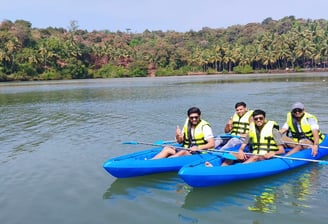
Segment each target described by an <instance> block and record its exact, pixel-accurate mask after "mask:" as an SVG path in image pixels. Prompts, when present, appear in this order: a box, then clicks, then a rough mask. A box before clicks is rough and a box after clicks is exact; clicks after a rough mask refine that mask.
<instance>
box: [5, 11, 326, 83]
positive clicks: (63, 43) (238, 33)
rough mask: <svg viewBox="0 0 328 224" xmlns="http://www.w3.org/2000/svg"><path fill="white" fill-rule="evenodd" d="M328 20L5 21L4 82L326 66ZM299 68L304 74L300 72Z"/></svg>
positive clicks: (260, 70)
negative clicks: (155, 24) (219, 24)
mask: <svg viewBox="0 0 328 224" xmlns="http://www.w3.org/2000/svg"><path fill="white" fill-rule="evenodd" d="M327 64H328V22H327V21H326V20H304V19H295V18H294V16H289V17H285V18H283V19H281V20H278V21H276V20H272V19H271V18H267V19H265V20H264V21H263V22H262V23H250V24H247V25H235V26H231V27H228V28H225V29H210V28H203V29H202V30H200V31H197V32H196V31H192V30H190V31H189V32H185V33H181V32H175V31H166V32H162V31H152V32H151V31H148V30H146V31H144V32H143V33H131V32H128V31H127V32H120V31H117V32H115V33H114V32H109V31H93V32H87V31H85V30H80V29H78V25H77V22H76V21H72V22H71V24H70V27H69V28H68V29H67V30H66V29H63V28H52V27H49V28H47V29H37V28H32V24H31V23H30V22H28V21H24V20H16V21H15V22H12V21H9V20H5V21H2V22H1V23H0V81H12V80H51V79H85V78H107V77H136V76H163V75H185V74H189V73H199V72H202V73H205V74H210V73H217V72H221V73H230V72H236V73H252V72H254V71H256V72H263V71H265V72H268V71H271V70H287V69H288V70H292V71H296V70H302V69H305V68H306V69H308V68H311V69H316V68H319V67H320V68H323V69H325V67H326V66H327ZM296 68H297V69H296Z"/></svg>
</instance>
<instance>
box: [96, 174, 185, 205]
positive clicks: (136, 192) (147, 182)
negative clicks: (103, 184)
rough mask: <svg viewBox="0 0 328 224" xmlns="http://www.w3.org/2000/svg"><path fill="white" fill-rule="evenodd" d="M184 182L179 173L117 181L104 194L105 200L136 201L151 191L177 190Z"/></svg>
mask: <svg viewBox="0 0 328 224" xmlns="http://www.w3.org/2000/svg"><path fill="white" fill-rule="evenodd" d="M182 183H183V181H182V180H181V179H180V178H179V176H178V175H177V173H174V172H172V173H163V174H154V175H148V176H142V177H134V178H122V179H116V180H115V181H114V182H113V183H112V184H111V185H110V187H109V188H108V189H107V190H106V192H105V193H104V194H103V199H117V198H125V199H129V200H134V199H135V198H137V197H138V196H141V195H146V194H149V193H150V192H151V189H159V190H164V191H172V190H176V189H177V186H179V185H182Z"/></svg>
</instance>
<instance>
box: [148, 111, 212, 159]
mask: <svg viewBox="0 0 328 224" xmlns="http://www.w3.org/2000/svg"><path fill="white" fill-rule="evenodd" d="M187 115H188V118H187V119H186V122H185V124H184V126H183V132H182V131H181V129H180V128H179V126H177V129H176V134H175V138H176V140H177V142H178V143H183V147H184V148H185V150H184V149H180V148H178V149H176V148H174V146H165V147H164V149H163V150H162V151H161V152H160V153H158V154H157V155H156V156H154V157H153V158H152V159H160V158H166V157H176V156H183V155H191V154H192V153H194V152H197V151H198V152H199V151H201V150H208V149H213V148H214V145H215V144H214V136H213V131H212V128H211V126H210V124H209V123H208V122H207V121H205V120H202V119H201V118H200V115H201V111H200V109H199V108H197V107H191V108H190V109H189V110H188V111H187Z"/></svg>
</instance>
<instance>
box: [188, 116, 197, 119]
mask: <svg viewBox="0 0 328 224" xmlns="http://www.w3.org/2000/svg"><path fill="white" fill-rule="evenodd" d="M198 118H199V116H192V117H189V119H190V120H198Z"/></svg>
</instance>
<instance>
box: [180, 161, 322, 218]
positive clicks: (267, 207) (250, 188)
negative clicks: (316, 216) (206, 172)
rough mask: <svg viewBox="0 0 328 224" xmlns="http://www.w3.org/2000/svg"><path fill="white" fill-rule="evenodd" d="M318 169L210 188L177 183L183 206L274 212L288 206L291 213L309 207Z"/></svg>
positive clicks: (198, 208)
mask: <svg viewBox="0 0 328 224" xmlns="http://www.w3.org/2000/svg"><path fill="white" fill-rule="evenodd" d="M319 169H320V168H318V166H315V165H314V166H309V167H306V168H303V169H300V170H294V171H291V172H288V173H286V174H281V175H276V176H273V177H268V178H261V179H258V180H250V181H241V182H238V183H232V184H228V185H223V186H219V187H211V188H190V187H188V186H187V185H185V186H184V187H183V186H180V189H182V190H183V191H184V193H185V194H186V197H185V200H184V203H183V204H182V207H183V208H185V209H188V210H195V211H209V210H213V211H215V210H216V211H217V210H220V208H223V207H225V206H237V207H238V206H246V205H247V206H246V207H247V208H248V210H249V211H252V212H259V213H276V212H277V211H278V210H279V209H280V208H281V207H284V206H289V210H291V211H292V212H293V213H299V212H302V209H304V208H309V207H310V205H309V202H308V196H309V195H310V194H311V193H313V192H316V191H318V186H317V184H318V170H319ZM291 180H292V181H291ZM280 212H281V211H280Z"/></svg>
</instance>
